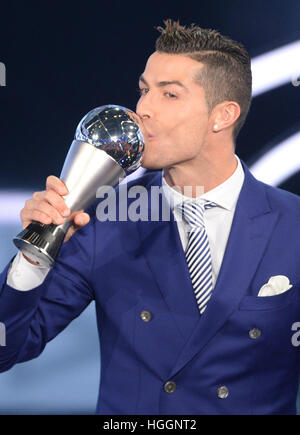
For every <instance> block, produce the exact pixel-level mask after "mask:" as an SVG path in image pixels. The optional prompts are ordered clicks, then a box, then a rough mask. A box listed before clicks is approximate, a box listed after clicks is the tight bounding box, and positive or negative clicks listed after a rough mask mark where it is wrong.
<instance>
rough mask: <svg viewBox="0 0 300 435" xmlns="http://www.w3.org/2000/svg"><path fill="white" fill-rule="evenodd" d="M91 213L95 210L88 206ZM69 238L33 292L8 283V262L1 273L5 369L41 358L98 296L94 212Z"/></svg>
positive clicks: (0, 367)
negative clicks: (93, 280)
mask: <svg viewBox="0 0 300 435" xmlns="http://www.w3.org/2000/svg"><path fill="white" fill-rule="evenodd" d="M88 212H89V213H90V211H88ZM90 215H91V221H90V223H89V224H88V225H86V226H85V227H84V228H82V229H80V230H78V231H77V232H76V233H75V234H74V235H73V236H72V237H71V239H70V240H69V241H68V242H66V243H64V244H63V246H62V248H61V251H60V253H59V256H58V258H57V261H56V263H55V266H54V267H53V268H52V269H51V271H50V272H49V273H48V275H47V277H46V279H45V280H44V282H43V283H42V284H41V285H39V286H37V287H35V288H34V289H32V290H29V291H19V290H16V289H14V288H12V287H10V286H9V285H8V284H7V272H8V270H9V266H10V265H7V266H6V268H5V269H4V271H3V272H2V274H1V275H0V322H2V323H3V324H4V325H5V333H6V340H5V342H6V345H5V346H0V372H4V371H7V370H9V369H10V368H11V367H12V366H14V365H15V364H16V363H19V362H24V361H28V360H31V359H33V358H36V357H37V356H38V355H40V354H41V352H42V351H43V350H44V348H45V346H46V344H47V342H48V341H50V340H52V339H53V338H54V337H55V336H56V335H57V334H59V332H61V331H62V330H63V329H64V328H65V327H66V326H67V325H68V324H69V323H70V322H71V321H72V320H73V319H75V318H76V317H78V316H79V314H80V313H81V312H82V311H83V310H84V309H85V308H86V307H87V306H88V305H89V303H90V302H91V301H92V300H93V299H94V291H93V288H92V285H91V277H92V269H93V260H94V240H95V239H94V225H95V217H94V215H92V214H91V213H90Z"/></svg>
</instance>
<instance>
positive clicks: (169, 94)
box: [165, 92, 177, 99]
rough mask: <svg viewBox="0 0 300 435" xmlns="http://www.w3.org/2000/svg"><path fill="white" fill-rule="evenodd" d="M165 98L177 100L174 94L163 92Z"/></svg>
mask: <svg viewBox="0 0 300 435" xmlns="http://www.w3.org/2000/svg"><path fill="white" fill-rule="evenodd" d="M165 96H166V97H167V98H172V99H173V98H177V95H175V94H172V92H165Z"/></svg>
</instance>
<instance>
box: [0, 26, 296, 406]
mask: <svg viewBox="0 0 300 435" xmlns="http://www.w3.org/2000/svg"><path fill="white" fill-rule="evenodd" d="M160 31H161V35H160V37H159V38H158V40H157V43H156V51H155V52H154V53H153V54H152V55H151V56H150V58H149V59H148V62H147V65H146V68H145V71H144V73H143V75H142V76H141V77H140V91H141V97H140V99H139V102H138V105H137V113H138V115H139V116H140V118H141V119H142V120H143V123H144V126H145V129H146V131H147V133H148V137H147V142H146V149H145V153H144V156H143V163H142V164H143V166H144V167H145V168H150V169H154V170H155V171H153V172H150V173H148V174H145V175H144V176H142V177H141V178H139V179H137V180H134V181H131V182H130V183H129V185H128V189H129V188H130V187H132V186H136V185H138V186H140V187H144V188H145V191H146V192H148V193H149V195H148V197H147V201H149V202H148V203H147V209H148V210H149V216H150V215H151V212H153V210H154V208H155V207H157V204H154V201H153V197H151V195H150V192H151V191H152V190H153V188H158V187H162V186H163V187H164V190H163V194H162V202H163V203H164V205H165V204H167V205H168V206H169V208H170V209H171V213H170V219H169V220H168V219H159V220H151V219H150V218H149V219H148V220H146V219H144V220H134V219H127V220H125V221H124V220H122V221H118V220H116V221H110V220H107V221H104V222H100V221H99V219H98V217H99V214H100V213H99V207H101V201H98V202H95V203H94V204H93V206H92V207H91V208H90V209H89V210H87V212H88V213H80V212H79V213H77V214H76V216H75V217H74V226H73V227H72V228H71V229H70V231H69V233H68V235H67V238H66V240H67V241H66V243H64V245H63V247H62V249H61V252H60V255H59V257H58V260H57V262H56V264H55V266H54V267H53V269H51V270H50V271H48V270H45V269H43V268H41V267H39V266H38V265H36V264H32V263H33V262H32V261H31V260H30V259H29V258H27V259H26V258H24V257H23V256H22V255H21V254H20V253H19V254H18V255H17V256H16V257H15V258H14V260H13V262H12V264H9V265H8V266H7V267H6V268H5V270H4V271H3V273H2V275H1V281H0V285H1V288H2V290H1V294H0V320H1V321H2V322H3V323H4V324H5V326H6V346H2V347H0V371H5V370H9V369H10V368H11V367H12V366H13V365H14V364H16V363H18V362H23V361H27V360H30V359H32V358H35V357H37V356H38V355H39V354H40V353H41V352H42V351H43V349H44V347H45V345H46V344H47V342H48V341H50V340H52V339H53V338H54V337H55V336H56V335H57V334H58V333H59V332H60V331H62V330H63V329H64V328H65V327H66V326H67V325H68V324H69V323H70V322H71V321H72V320H73V319H74V318H76V317H77V316H78V315H79V314H80V313H81V312H82V311H83V310H84V309H85V308H86V306H87V305H88V304H89V303H90V302H91V301H92V300H95V302H96V309H97V321H98V329H99V337H100V342H101V383H100V388H99V399H98V404H97V413H99V414H251V413H252V414H253V413H254V414H293V413H295V412H296V396H297V389H298V377H299V366H300V364H299V350H298V344H299V343H298V340H297V326H298V322H299V321H300V301H299V291H300V288H299V286H300V269H299V258H300V246H299V243H297V228H298V223H299V222H300V200H299V198H298V197H297V196H296V195H293V194H291V193H288V192H285V191H283V190H280V189H276V188H274V187H271V186H268V185H266V184H264V183H262V182H259V181H258V180H256V179H255V178H254V177H253V176H252V174H251V173H250V172H249V170H248V168H247V166H246V165H245V163H244V162H243V161H241V160H240V159H239V158H238V156H237V155H236V154H235V146H234V144H235V138H236V135H237V134H238V132H239V130H240V128H241V126H242V125H243V123H244V121H245V118H246V116H247V112H248V110H249V106H250V100H251V70H250V59H249V56H248V54H247V52H246V50H245V49H244V48H243V47H242V46H241V45H240V44H238V43H236V42H234V41H232V40H230V39H229V38H226V37H223V36H222V35H220V34H219V33H218V32H216V31H213V30H207V29H201V28H199V27H196V26H191V27H189V28H185V27H182V26H180V25H179V23H176V22H175V23H174V22H172V21H166V22H165V28H163V29H162V28H160ZM160 168H163V171H161V170H159V169H160ZM175 186H177V187H176V188H175ZM187 186H190V187H191V189H190V192H189V194H186V191H185V190H184V188H185V187H187ZM199 186H200V188H201V189H202V192H201V194H200V195H199V194H197V193H199V190H198V192H197V187H199ZM180 190H181V193H180V192H179V191H180ZM120 191H121V189H119V188H117V189H116V195H117V201H116V203H117V204H119V194H120ZM66 193H67V188H66V187H65V186H64V184H63V183H62V182H61V181H60V180H58V179H56V178H55V177H49V178H48V180H47V188H46V190H45V191H43V192H36V193H35V194H34V195H33V198H32V199H31V200H29V201H27V203H26V205H25V207H24V209H23V210H22V212H21V217H22V221H23V226H24V227H26V226H27V225H28V224H29V223H30V222H31V221H32V220H38V221H40V222H42V223H46V224H47V223H50V222H54V223H56V224H61V223H62V222H63V217H64V216H65V215H64V211H65V212H66V214H68V212H69V211H68V210H65V208H66V206H65V204H64V201H63V199H62V195H65V194H66ZM182 193H185V195H182ZM170 198H172V201H170ZM122 200H123V199H121V200H120V201H121V202H122ZM182 202H184V204H185V206H184V208H183V210H184V213H185V210H189V206H190V207H191V210H193V213H195V214H193V215H192V218H193V219H192V220H189V219H188V217H187V215H186V214H184V219H182V220H180V219H178V216H179V213H180V212H181V211H182V208H181V207H180V204H182ZM132 203H133V199H132V198H131V199H129V200H128V209H129V208H130V205H132ZM206 206H207V207H206ZM117 211H118V210H117ZM160 211H161V210H160ZM197 213H198V214H197ZM149 216H148V217H149ZM195 216H196V218H195ZM78 228H79V231H76V233H75V234H74V232H75V230H76V229H78Z"/></svg>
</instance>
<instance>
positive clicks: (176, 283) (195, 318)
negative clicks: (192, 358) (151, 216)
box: [137, 173, 200, 342]
mask: <svg viewBox="0 0 300 435" xmlns="http://www.w3.org/2000/svg"><path fill="white" fill-rule="evenodd" d="M161 177H162V174H161V173H160V174H159V175H157V176H156V177H155V178H154V179H153V181H152V183H151V185H156V186H157V185H158V186H159V187H160V186H161ZM151 185H149V186H148V188H149V192H150V190H151ZM161 204H162V203H161V202H160V207H159V209H160V210H162V206H161ZM156 207H157V204H156V203H154V202H153V201H152V204H151V199H150V195H149V210H152V212H153V211H154V210H155V208H156ZM166 208H167V207H166ZM169 212H170V220H169V221H167V220H164V221H162V220H160V221H156V222H155V221H151V220H149V221H148V222H139V225H137V227H138V229H139V232H140V238H141V243H142V246H141V252H143V254H144V255H145V258H146V260H147V263H148V266H149V268H150V269H151V271H152V273H153V275H154V278H155V280H156V283H157V286H158V288H159V290H160V292H161V294H162V297H163V299H164V300H165V303H166V305H167V306H168V308H169V310H170V314H171V315H172V317H173V319H174V321H175V323H176V325H177V327H178V331H179V333H180V334H181V335H182V338H183V342H186V340H187V339H188V337H189V336H190V335H191V333H192V331H193V330H194V328H195V326H196V324H197V323H198V322H199V319H200V315H199V309H198V306H197V303H196V299H195V296H194V291H193V287H192V284H191V280H190V277H189V272H188V268H187V264H186V260H185V255H184V251H183V248H182V244H181V240H180V236H179V233H178V229H177V223H176V221H175V220H174V217H173V213H172V211H171V210H169Z"/></svg>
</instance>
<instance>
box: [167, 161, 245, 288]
mask: <svg viewBox="0 0 300 435" xmlns="http://www.w3.org/2000/svg"><path fill="white" fill-rule="evenodd" d="M235 157H236V158H237V162H238V164H237V167H236V169H235V171H234V173H233V174H232V175H231V176H230V177H229V178H227V180H225V181H224V182H223V183H222V184H219V185H218V186H216V187H215V188H214V189H211V190H209V191H208V192H205V193H204V194H202V195H200V196H197V198H195V201H197V200H198V201H199V200H200V198H201V200H203V199H205V200H208V201H212V202H214V203H216V204H217V205H218V207H212V208H208V209H207V210H205V211H204V215H203V220H204V225H205V229H206V233H207V238H208V242H209V246H210V253H211V262H212V283H213V287H214V286H215V283H216V281H217V278H218V274H219V271H220V268H221V264H222V261H223V257H224V253H225V248H226V245H227V241H228V237H229V233H230V229H231V224H232V220H233V216H234V212H235V207H236V203H237V200H238V197H239V194H240V191H241V188H242V185H243V182H244V178H245V174H244V170H243V166H242V164H241V162H240V159H239V158H238V156H237V155H235ZM162 186H163V191H164V192H165V193H166V195H165V198H166V201H167V202H168V203H169V205H170V207H171V209H172V210H173V213H174V218H175V220H176V221H177V227H178V232H179V236H180V240H181V243H182V247H183V250H184V251H186V249H187V244H188V229H189V226H188V224H187V223H186V222H185V220H184V219H182V215H181V213H180V211H179V210H178V208H176V205H178V204H182V202H184V201H186V200H187V201H191V198H190V197H188V196H184V195H182V194H181V193H179V192H178V191H176V190H175V189H173V188H172V187H170V186H169V185H168V184H167V182H166V181H165V179H164V177H163V178H162ZM170 201H172V202H170Z"/></svg>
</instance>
